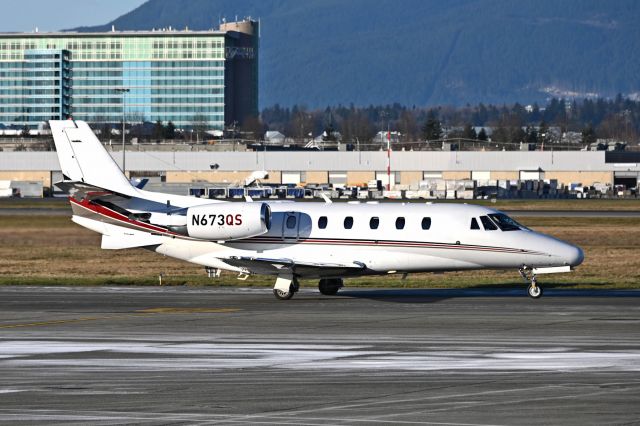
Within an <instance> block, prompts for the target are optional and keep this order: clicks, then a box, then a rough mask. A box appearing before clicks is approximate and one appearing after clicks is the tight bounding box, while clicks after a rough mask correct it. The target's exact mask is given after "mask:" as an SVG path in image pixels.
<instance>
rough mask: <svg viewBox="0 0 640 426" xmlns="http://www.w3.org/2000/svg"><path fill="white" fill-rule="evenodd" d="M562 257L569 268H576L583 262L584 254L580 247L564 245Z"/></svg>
mask: <svg viewBox="0 0 640 426" xmlns="http://www.w3.org/2000/svg"><path fill="white" fill-rule="evenodd" d="M562 251H563V255H562V257H563V258H564V259H565V262H566V264H567V265H569V266H572V267H573V266H578V265H580V264H581V263H582V261H583V260H584V252H583V251H582V249H581V248H580V247H577V246H574V245H571V244H565V247H564V250H562Z"/></svg>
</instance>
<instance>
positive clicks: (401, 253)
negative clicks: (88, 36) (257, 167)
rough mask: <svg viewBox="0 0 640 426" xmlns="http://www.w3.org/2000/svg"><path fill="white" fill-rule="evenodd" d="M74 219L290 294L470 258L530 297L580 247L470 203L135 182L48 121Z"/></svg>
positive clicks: (113, 244) (82, 131)
mask: <svg viewBox="0 0 640 426" xmlns="http://www.w3.org/2000/svg"><path fill="white" fill-rule="evenodd" d="M50 125H51V131H52V133H53V138H54V141H55V144H56V149H57V154H58V159H59V161H60V167H61V169H62V173H63V175H64V178H63V180H62V181H61V182H58V183H57V185H58V186H59V187H61V188H63V189H65V190H67V191H68V192H69V193H70V197H69V201H70V202H71V207H72V209H73V218H72V220H73V221H74V222H75V223H77V224H78V225H81V226H84V227H85V228H88V229H91V230H93V231H95V232H98V233H100V234H102V248H103V249H125V248H133V247H142V248H146V249H149V250H153V251H155V252H157V253H160V254H164V255H166V256H171V257H175V258H177V259H182V260H186V261H188V262H193V263H196V264H199V265H203V266H205V267H206V268H207V269H208V270H209V271H211V272H215V273H219V271H220V270H227V271H232V272H236V273H238V274H239V278H243V277H247V276H248V275H250V274H267V275H272V276H274V277H275V285H274V288H273V293H274V294H275V296H276V297H277V298H278V299H290V298H291V297H292V296H293V295H294V294H295V293H296V291H298V287H299V286H298V279H300V278H317V279H318V280H319V290H320V292H321V293H322V294H325V295H333V294H336V293H337V292H338V290H339V289H340V288H341V287H342V279H343V278H345V277H355V276H362V275H383V274H396V273H398V274H408V273H412V272H441V271H460V270H471V269H510V268H513V269H514V270H518V271H519V272H520V274H521V276H522V278H523V279H524V280H525V281H526V282H527V283H528V284H529V286H528V293H529V296H531V297H533V298H538V297H540V296H541V295H542V289H541V288H540V287H539V286H538V285H537V283H536V275H537V274H545V273H556V272H568V271H570V270H571V268H572V267H574V266H577V265H579V264H580V263H581V262H582V260H583V254H582V250H580V248H578V247H576V246H573V245H571V244H568V243H566V242H563V241H560V240H558V239H556V238H552V237H549V236H546V235H543V234H540V233H537V232H534V231H532V230H530V229H527V228H526V227H524V226H522V225H520V224H518V223H517V222H516V221H515V220H513V219H511V218H510V217H509V216H507V215H505V214H504V213H501V212H499V211H496V210H493V209H489V208H486V207H481V206H475V205H467V204H431V203H426V204H418V203H413V204H399V203H385V204H373V203H364V204H360V203H358V204H352V203H331V202H330V200H328V199H326V198H325V202H324V203H322V202H318V203H296V202H279V201H269V202H257V201H256V202H253V201H252V200H251V199H250V198H248V199H247V201H246V202H225V201H219V200H209V199H201V198H196V197H188V196H176V195H170V194H163V193H158V192H150V191H144V190H142V189H139V188H137V187H135V186H133V185H132V184H131V183H130V182H129V180H128V179H127V178H126V177H125V175H124V174H123V173H122V171H121V170H120V168H119V167H118V165H117V164H116V163H115V161H114V160H113V159H112V158H111V156H110V155H109V154H108V153H107V151H106V150H105V149H104V147H103V146H102V145H101V144H100V142H99V141H98V139H97V138H96V136H95V135H94V134H93V132H92V131H91V129H90V128H89V126H88V125H87V124H86V123H84V122H82V121H73V120H66V121H50Z"/></svg>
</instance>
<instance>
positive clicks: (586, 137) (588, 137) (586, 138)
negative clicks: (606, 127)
mask: <svg viewBox="0 0 640 426" xmlns="http://www.w3.org/2000/svg"><path fill="white" fill-rule="evenodd" d="M597 140H598V137H597V135H596V130H595V129H594V128H593V126H592V125H591V123H589V125H588V126H587V127H585V128H584V129H582V143H583V144H587V145H590V144H592V143H594V142H595V141H597Z"/></svg>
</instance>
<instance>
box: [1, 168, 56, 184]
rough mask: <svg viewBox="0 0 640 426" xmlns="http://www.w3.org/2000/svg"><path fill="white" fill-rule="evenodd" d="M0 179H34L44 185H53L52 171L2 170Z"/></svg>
mask: <svg viewBox="0 0 640 426" xmlns="http://www.w3.org/2000/svg"><path fill="white" fill-rule="evenodd" d="M0 180H34V181H40V182H42V186H44V187H45V188H46V187H51V172H50V171H28V172H20V171H0Z"/></svg>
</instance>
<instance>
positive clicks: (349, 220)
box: [344, 216, 353, 229]
mask: <svg viewBox="0 0 640 426" xmlns="http://www.w3.org/2000/svg"><path fill="white" fill-rule="evenodd" d="M351 228H353V218H352V217H351V216H347V217H345V218H344V229H351Z"/></svg>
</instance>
